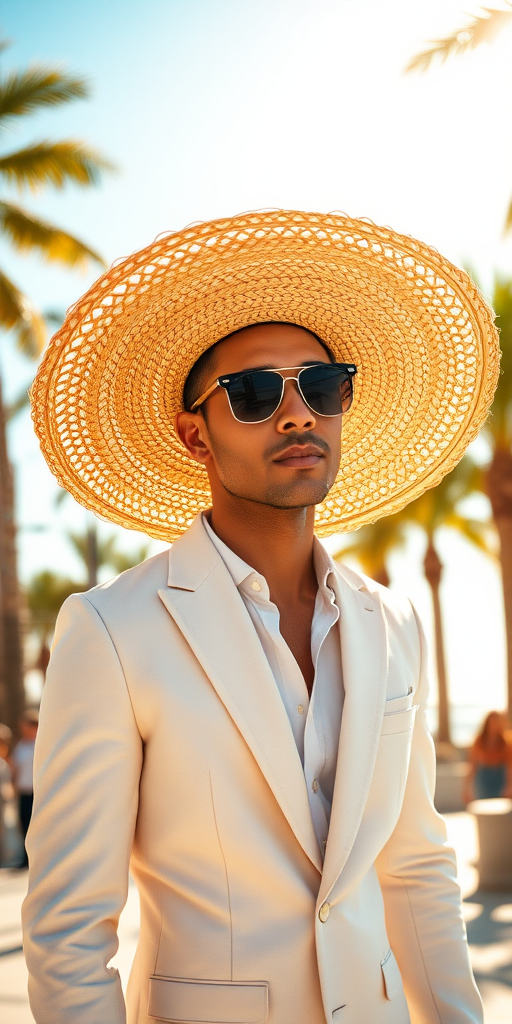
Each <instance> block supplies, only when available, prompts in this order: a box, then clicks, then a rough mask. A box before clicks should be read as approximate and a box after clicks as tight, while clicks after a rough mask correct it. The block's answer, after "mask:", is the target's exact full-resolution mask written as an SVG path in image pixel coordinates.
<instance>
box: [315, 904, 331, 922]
mask: <svg viewBox="0 0 512 1024" xmlns="http://www.w3.org/2000/svg"><path fill="white" fill-rule="evenodd" d="M330 911H331V904H330V903H322V906H321V907H320V910H319V911H318V916H319V918H320V920H321V922H322V924H325V922H326V921H327V918H328V917H329V914H330Z"/></svg>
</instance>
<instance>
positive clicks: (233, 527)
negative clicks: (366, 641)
mask: <svg viewBox="0 0 512 1024" xmlns="http://www.w3.org/2000/svg"><path fill="white" fill-rule="evenodd" d="M314 515H315V510H314V507H313V506H311V507H309V508H301V509H295V508H294V509H277V508H273V507H271V506H269V505H260V504H258V503H257V502H253V501H247V500H245V499H239V498H237V499H236V501H233V502H229V501H228V502H222V504H221V505H219V504H217V503H214V507H213V509H212V511H211V513H210V516H209V521H210V525H211V527H212V530H214V532H215V533H216V534H217V536H218V537H220V539H221V540H222V541H224V543H225V544H227V546H228V547H229V548H231V550H232V551H234V552H235V554H237V555H238V556H239V557H240V558H242V559H243V561H244V562H247V564H248V565H250V566H251V568H252V569H255V570H256V572H258V573H260V574H261V575H262V576H264V577H265V579H266V581H267V583H268V586H269V590H270V596H271V599H272V600H273V601H274V602H275V603H276V604H277V605H278V607H280V608H282V607H283V605H284V604H296V603H298V602H302V601H304V600H309V601H311V600H314V597H315V595H316V590H317V580H316V575H315V567H314V562H313V542H314V532H313V525H314Z"/></svg>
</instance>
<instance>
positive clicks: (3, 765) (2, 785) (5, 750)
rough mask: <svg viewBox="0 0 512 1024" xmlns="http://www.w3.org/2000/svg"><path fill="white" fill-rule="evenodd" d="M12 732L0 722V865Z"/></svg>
mask: <svg viewBox="0 0 512 1024" xmlns="http://www.w3.org/2000/svg"><path fill="white" fill-rule="evenodd" d="M11 741H12V732H11V730H10V729H9V726H8V725H3V723H2V722H0V867H1V866H2V864H3V862H4V857H5V849H4V845H5V839H4V833H5V824H4V805H5V803H6V801H7V800H9V799H10V796H11V787H12V782H11V769H10V766H9V761H8V758H9V750H10V747H11Z"/></svg>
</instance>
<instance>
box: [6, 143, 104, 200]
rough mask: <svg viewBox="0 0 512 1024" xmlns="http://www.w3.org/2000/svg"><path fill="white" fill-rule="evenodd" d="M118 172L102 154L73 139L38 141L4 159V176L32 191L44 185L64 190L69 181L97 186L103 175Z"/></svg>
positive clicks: (14, 183)
mask: <svg viewBox="0 0 512 1024" xmlns="http://www.w3.org/2000/svg"><path fill="white" fill-rule="evenodd" d="M114 170H115V168H114V165H113V164H111V163H109V161H108V160H105V159H104V157H102V156H101V154H100V153H97V152H96V150H94V149H91V148H90V147H88V146H84V145H83V143H81V142H77V141H74V140H73V139H66V140H65V141H64V142H48V141H43V142H37V143H36V144H35V145H33V146H26V147H25V148H24V149H18V150H17V151H16V152H14V153H7V154H6V155H5V156H3V157H0V174H1V175H2V176H3V177H4V178H5V179H6V180H7V181H8V182H9V184H11V185H16V187H17V188H24V187H28V188H30V189H32V191H36V190H37V189H39V188H41V186H43V185H52V186H53V187H54V188H63V187H64V185H67V184H68V182H73V183H74V184H75V185H97V184H98V183H99V181H100V179H101V176H102V174H104V173H105V172H112V171H114Z"/></svg>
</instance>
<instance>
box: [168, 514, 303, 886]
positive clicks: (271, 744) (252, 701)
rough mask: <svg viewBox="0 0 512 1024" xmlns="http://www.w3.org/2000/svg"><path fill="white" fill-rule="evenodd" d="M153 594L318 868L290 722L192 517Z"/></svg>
mask: <svg viewBox="0 0 512 1024" xmlns="http://www.w3.org/2000/svg"><path fill="white" fill-rule="evenodd" d="M159 597H160V599H161V600H162V602H163V604H164V605H165V607H166V608H167V611H168V612H169V613H170V615H171V616H172V618H173V619H174V621H175V622H176V625H177V626H178V627H179V629H180V630H181V632H182V634H183V636H184V637H185V639H186V640H187V642H188V643H189V645H190V647H191V649H192V650H193V652H194V654H195V656H196V658H197V659H198V661H199V662H200V664H201V665H202V667H203V669H204V671H205V672H206V674H207V676H208V678H209V679H210V681H211V683H212V685H213V686H214V687H215V690H216V691H217V694H218V696H219V697H220V699H221V700H222V702H223V704H224V705H225V707H226V709H227V711H228V712H229V714H230V715H231V717H232V719H233V721H234V722H235V724H236V726H237V728H238V729H239V730H240V732H241V734H242V736H243V737H244V739H245V742H246V743H247V745H248V746H249V748H250V750H251V751H252V754H253V756H254V758H255V759H256V761H257V763H258V765H259V767H260V769H261V771H262V772H263V775H264V776H265V778H266V780H267V782H268V784H269V786H270V788H271V790H272V792H273V794H274V796H275V798H276V800H277V801H278V803H279V805H280V807H281V809H282V811H283V813H284V815H285V817H286V819H287V821H288V823H289V825H290V827H291V828H292V830H293V832H294V833H295V836H296V838H297V839H298V841H299V843H300V845H301V846H302V848H303V850H304V852H305V853H306V854H307V856H308V857H309V858H310V860H311V861H312V862H313V864H314V865H315V867H316V868H317V869H318V870H319V871H321V870H322V858H321V854H320V850H319V847H318V842H317V839H316V835H315V831H314V828H313V822H312V819H311V813H310V809H309V802H308V795H307V789H306V782H305V779H304V772H303V769H302V764H301V761H300V757H299V754H298V751H297V746H296V743H295V740H294V737H293V733H292V730H291V726H290V723H289V720H288V716H287V714H286V710H285V707H284V704H283V702H282V700H281V697H280V694H279V691H278V689H277V686H276V683H275V680H274V677H273V675H272V672H271V670H270V667H269V664H268V662H267V659H266V657H265V654H264V651H263V648H262V646H261V643H260V641H259V639H258V636H257V634H256V631H255V629H254V626H253V624H252V622H251V619H250V616H249V613H248V612H247V609H246V608H245V605H244V603H243V600H242V598H241V597H240V594H239V593H238V590H237V588H236V586H235V584H234V583H233V580H232V578H231V576H230V574H229V572H228V570H227V568H226V566H225V564H224V562H223V561H222V558H221V557H220V555H219V553H218V551H217V550H216V548H215V546H214V545H213V544H212V543H211V541H210V539H209V537H208V535H207V533H206V530H205V528H204V526H203V524H202V521H201V518H200V516H198V517H197V518H196V519H195V520H194V523H193V524H192V526H191V527H190V529H189V530H188V531H187V533H186V534H184V536H183V537H182V538H180V540H179V541H177V542H176V543H175V544H174V545H173V547H172V548H171V551H170V556H169V579H168V587H167V589H165V590H160V591H159Z"/></svg>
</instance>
